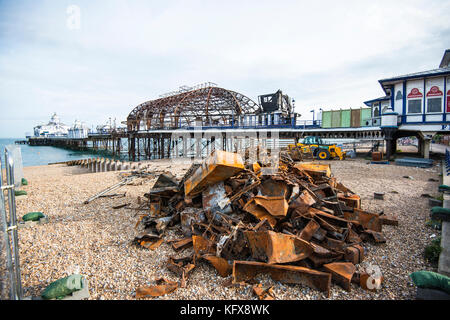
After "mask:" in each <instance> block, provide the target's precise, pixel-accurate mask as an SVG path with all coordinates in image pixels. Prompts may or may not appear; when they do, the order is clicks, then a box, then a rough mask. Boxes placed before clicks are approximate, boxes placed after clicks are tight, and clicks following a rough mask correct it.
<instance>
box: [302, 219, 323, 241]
mask: <svg viewBox="0 0 450 320" xmlns="http://www.w3.org/2000/svg"><path fill="white" fill-rule="evenodd" d="M319 228H320V225H319V224H318V223H317V222H316V221H315V220H312V219H311V220H310V221H309V222H308V224H307V225H306V226H305V227H304V228H303V230H302V231H301V232H300V235H299V238H300V239H303V240H305V241H309V240H311V239H312V237H313V235H314V233H316V231H317V230H319Z"/></svg>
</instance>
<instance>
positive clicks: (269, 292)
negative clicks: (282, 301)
mask: <svg viewBox="0 0 450 320" xmlns="http://www.w3.org/2000/svg"><path fill="white" fill-rule="evenodd" d="M253 293H254V294H256V295H257V296H258V299H259V300H275V294H274V293H273V287H269V288H266V289H264V288H263V287H262V285H261V283H259V284H257V285H254V286H253Z"/></svg>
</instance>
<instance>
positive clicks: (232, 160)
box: [184, 150, 245, 196]
mask: <svg viewBox="0 0 450 320" xmlns="http://www.w3.org/2000/svg"><path fill="white" fill-rule="evenodd" d="M244 169H245V167H244V162H243V160H242V157H241V156H240V155H239V154H238V153H231V152H226V151H222V150H215V151H214V153H213V154H212V155H211V156H210V157H208V158H207V159H205V161H204V162H203V163H202V165H201V166H200V167H199V168H197V170H196V171H195V172H194V174H193V175H192V176H191V177H190V178H189V179H187V180H186V181H185V182H184V192H185V195H186V196H193V195H195V194H198V193H200V192H202V191H203V189H204V188H205V187H207V186H208V185H212V184H215V183H217V182H220V181H224V180H226V179H228V178H230V177H232V176H234V175H235V174H237V173H238V172H240V171H242V170H244Z"/></svg>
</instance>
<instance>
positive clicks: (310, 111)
mask: <svg viewBox="0 0 450 320" xmlns="http://www.w3.org/2000/svg"><path fill="white" fill-rule="evenodd" d="M310 112H312V113H313V125H315V124H316V123H315V121H314V114H315V111H314V109H312V110H311V111H310Z"/></svg>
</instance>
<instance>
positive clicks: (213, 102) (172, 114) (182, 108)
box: [127, 83, 261, 132]
mask: <svg viewBox="0 0 450 320" xmlns="http://www.w3.org/2000/svg"><path fill="white" fill-rule="evenodd" d="M183 88H184V87H183ZM260 111H261V109H260V106H259V105H258V104H257V103H256V102H254V101H253V100H251V99H250V98H248V97H246V96H244V95H242V94H240V93H238V92H234V91H231V90H227V89H223V88H220V87H217V86H213V84H211V83H208V84H207V86H200V87H196V88H194V90H190V91H185V92H183V90H181V91H178V92H175V93H174V94H173V95H169V96H164V97H162V98H160V99H156V100H151V101H147V102H144V103H142V104H140V105H138V106H137V107H135V108H134V109H133V110H132V111H131V112H130V114H129V115H128V117H127V129H128V132H133V131H134V132H136V131H141V130H155V129H175V128H181V127H193V126H196V125H197V126H198V125H200V124H201V126H220V125H230V124H232V123H233V121H234V118H235V117H237V116H240V115H245V114H257V113H259V112H260Z"/></svg>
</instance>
